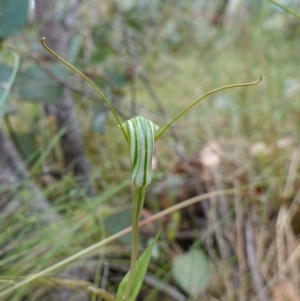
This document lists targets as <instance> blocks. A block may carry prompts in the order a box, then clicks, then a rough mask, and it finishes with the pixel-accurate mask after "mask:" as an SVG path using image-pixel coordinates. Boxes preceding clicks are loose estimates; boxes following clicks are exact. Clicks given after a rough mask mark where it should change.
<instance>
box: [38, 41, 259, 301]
mask: <svg viewBox="0 0 300 301" xmlns="http://www.w3.org/2000/svg"><path fill="white" fill-rule="evenodd" d="M41 43H42V45H43V46H44V47H45V48H46V49H47V50H48V51H49V52H50V53H51V54H52V55H53V56H55V57H56V58H57V59H59V60H60V61H61V62H62V63H64V64H65V65H67V66H68V67H69V68H71V69H72V70H73V71H75V72H76V73H77V74H79V75H80V76H81V77H82V78H83V79H85V80H86V81H87V82H88V83H89V84H90V85H91V86H92V87H93V88H94V89H95V90H96V91H97V93H98V94H99V95H100V96H101V97H102V98H103V99H104V101H105V102H106V103H107V105H108V106H109V108H110V110H111V112H112V113H113V115H114V117H115V119H116V121H117V123H118V125H119V127H120V128H121V130H122V133H123V136H124V138H125V140H126V142H127V144H128V146H129V154H130V161H131V176H130V177H131V182H132V184H133V185H134V195H133V200H132V211H133V212H132V216H133V219H132V248H131V264H130V271H129V274H127V275H126V276H125V277H124V278H123V280H122V281H121V284H120V285H119V289H118V293H117V300H118V301H134V300H135V299H136V297H137V295H138V292H139V288H140V287H141V284H142V281H143V278H144V276H145V273H146V271H147V266H148V264H149V261H150V258H151V251H152V248H153V246H154V244H155V242H156V240H157V238H158V235H157V236H156V238H155V240H154V241H153V242H152V243H151V244H150V245H149V246H148V248H147V249H146V250H145V251H144V253H143V254H142V255H141V257H140V260H139V261H138V262H137V253H138V231H139V220H140V215H141V211H142V208H143V204H144V198H145V188H146V186H147V185H149V184H150V183H151V179H152V168H151V162H152V156H153V151H154V143H155V141H157V140H158V139H159V138H160V137H161V135H162V134H163V133H164V132H165V131H166V130H167V129H168V128H169V127H170V126H171V124H172V123H173V122H175V121H176V120H177V119H178V118H179V117H181V116H182V115H183V114H184V113H185V112H186V111H188V110H189V109H190V108H191V107H193V106H194V105H196V104H197V103H198V102H200V101H201V100H202V99H204V98H205V97H207V96H209V95H211V94H213V93H215V92H218V91H221V90H225V89H229V88H234V87H242V86H250V85H255V84H257V83H259V82H260V81H261V78H260V79H259V80H258V81H255V82H251V83H242V84H234V85H229V86H224V87H221V88H218V89H215V90H212V91H210V92H208V93H206V94H205V95H203V96H202V97H200V98H199V99H197V100H196V101H194V102H193V103H192V104H191V105H190V106H188V107H187V108H185V109H184V110H183V111H181V112H180V113H179V114H178V115H176V116H175V117H174V118H173V119H172V120H171V121H170V122H169V123H168V124H167V125H165V126H164V127H163V128H162V129H161V130H160V131H158V129H159V127H158V126H157V125H156V124H154V123H153V122H152V121H151V120H149V119H147V118H145V117H143V116H136V117H133V118H131V119H130V120H127V121H125V122H123V123H121V121H120V119H119V116H118V115H117V113H116V111H115V110H114V108H113V107H112V105H111V103H110V102H109V100H108V99H107V98H106V96H105V95H104V94H103V92H102V91H101V90H99V89H98V87H97V86H96V85H95V84H94V83H93V82H92V81H91V80H90V79H89V78H87V77H86V76H85V75H84V74H83V73H82V72H80V71H79V70H77V69H76V68H75V67H74V66H72V65H71V64H69V63H68V62H66V61H65V60H64V59H62V58H61V57H60V56H58V55H57V54H56V53H55V52H54V51H53V50H52V49H50V48H49V47H48V46H47V45H46V44H45V38H42V40H41Z"/></svg>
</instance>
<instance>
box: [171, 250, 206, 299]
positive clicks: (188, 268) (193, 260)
mask: <svg viewBox="0 0 300 301" xmlns="http://www.w3.org/2000/svg"><path fill="white" fill-rule="evenodd" d="M172 273H173V276H174V279H175V281H176V282H177V284H178V285H179V286H180V287H181V288H182V289H183V290H184V291H185V292H186V293H187V294H189V295H190V296H192V297H196V296H197V295H199V293H200V292H201V291H203V290H204V289H205V288H206V286H207V285H208V284H209V281H210V268H209V262H208V258H207V256H206V254H205V253H204V252H203V251H202V250H197V249H192V250H190V251H189V252H187V253H186V254H184V255H180V256H177V257H175V258H174V260H173V262H172Z"/></svg>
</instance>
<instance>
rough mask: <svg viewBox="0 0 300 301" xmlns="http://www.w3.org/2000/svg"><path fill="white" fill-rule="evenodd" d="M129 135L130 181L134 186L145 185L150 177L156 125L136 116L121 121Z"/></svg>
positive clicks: (149, 180) (148, 182)
mask: <svg viewBox="0 0 300 301" xmlns="http://www.w3.org/2000/svg"><path fill="white" fill-rule="evenodd" d="M122 126H123V127H124V129H125V131H126V133H127V135H128V137H129V153H130V161H131V176H130V177H131V181H132V183H133V185H134V186H135V187H145V186H147V185H149V184H150V182H151V178H152V167H151V164H152V157H153V152H154V141H155V133H156V131H157V130H158V126H157V125H156V124H154V123H153V122H152V121H151V120H149V119H147V118H145V117H143V116H136V117H134V118H131V119H130V120H127V121H125V122H123V123H122Z"/></svg>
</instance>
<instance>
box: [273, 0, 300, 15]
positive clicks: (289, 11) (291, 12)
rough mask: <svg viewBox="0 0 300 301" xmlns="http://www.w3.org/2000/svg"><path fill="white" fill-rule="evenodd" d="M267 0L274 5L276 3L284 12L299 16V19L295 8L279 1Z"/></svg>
mask: <svg viewBox="0 0 300 301" xmlns="http://www.w3.org/2000/svg"><path fill="white" fill-rule="evenodd" d="M268 1H269V2H271V3H273V4H275V5H277V6H278V7H280V8H282V9H283V10H285V11H286V12H288V13H290V14H292V15H294V16H295V17H296V18H299V19H300V14H299V13H297V12H296V11H295V10H293V9H291V8H289V7H287V6H285V5H283V4H281V3H279V2H277V1H275V0H268Z"/></svg>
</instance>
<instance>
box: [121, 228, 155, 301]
mask: <svg viewBox="0 0 300 301" xmlns="http://www.w3.org/2000/svg"><path fill="white" fill-rule="evenodd" d="M158 236H159V233H158V234H157V235H156V236H155V239H154V240H153V241H152V242H151V244H150V245H149V246H148V247H147V249H146V250H145V251H144V252H143V254H142V255H141V256H140V257H139V259H138V261H137V263H136V273H135V277H134V282H133V286H132V290H131V292H130V295H129V298H128V300H126V301H135V299H136V297H137V295H138V293H139V291H140V289H141V286H142V284H143V280H144V277H145V274H146V272H147V269H148V265H149V262H150V259H151V255H152V250H153V247H154V245H155V244H156V241H157V239H158ZM129 274H130V271H129V272H128V273H127V274H126V275H125V277H124V278H123V279H122V281H121V283H120V285H119V288H118V292H117V301H123V297H124V294H125V290H126V286H127V283H128V279H129Z"/></svg>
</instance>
